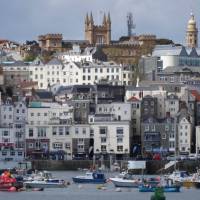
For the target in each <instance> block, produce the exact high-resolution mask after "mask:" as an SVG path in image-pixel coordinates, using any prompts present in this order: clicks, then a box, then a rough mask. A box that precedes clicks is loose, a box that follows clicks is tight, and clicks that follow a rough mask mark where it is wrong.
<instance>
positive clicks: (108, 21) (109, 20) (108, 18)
mask: <svg viewBox="0 0 200 200" xmlns="http://www.w3.org/2000/svg"><path fill="white" fill-rule="evenodd" d="M107 23H108V24H111V19H110V12H109V13H108V17H107Z"/></svg>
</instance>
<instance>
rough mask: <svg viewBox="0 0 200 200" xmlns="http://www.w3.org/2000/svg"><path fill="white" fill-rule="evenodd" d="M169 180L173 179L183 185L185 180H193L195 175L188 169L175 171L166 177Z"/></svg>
mask: <svg viewBox="0 0 200 200" xmlns="http://www.w3.org/2000/svg"><path fill="white" fill-rule="evenodd" d="M166 179H167V180H172V182H173V183H176V184H177V183H178V184H180V185H183V183H184V182H191V181H192V179H193V177H192V176H190V175H189V174H188V173H187V172H186V171H174V172H173V173H172V174H170V175H169V176H167V177H166Z"/></svg>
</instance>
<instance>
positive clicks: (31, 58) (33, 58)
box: [24, 55, 36, 62]
mask: <svg viewBox="0 0 200 200" xmlns="http://www.w3.org/2000/svg"><path fill="white" fill-rule="evenodd" d="M35 58H36V56H34V55H27V56H26V57H25V58H24V61H25V62H32V61H34V60H35Z"/></svg>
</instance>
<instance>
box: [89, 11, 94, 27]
mask: <svg viewBox="0 0 200 200" xmlns="http://www.w3.org/2000/svg"><path fill="white" fill-rule="evenodd" d="M90 23H91V24H92V25H93V24H94V20H93V16H92V12H91V13H90Z"/></svg>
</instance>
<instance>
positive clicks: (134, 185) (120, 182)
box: [109, 178, 142, 188]
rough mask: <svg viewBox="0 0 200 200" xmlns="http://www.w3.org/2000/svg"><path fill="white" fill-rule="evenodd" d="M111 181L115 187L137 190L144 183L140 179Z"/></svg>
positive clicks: (111, 179) (113, 179)
mask: <svg viewBox="0 0 200 200" xmlns="http://www.w3.org/2000/svg"><path fill="white" fill-rule="evenodd" d="M109 180H110V181H111V182H112V183H113V184H114V185H115V187H131V188H137V187H138V186H139V185H141V184H142V181H141V180H139V179H125V178H110V179H109Z"/></svg>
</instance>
